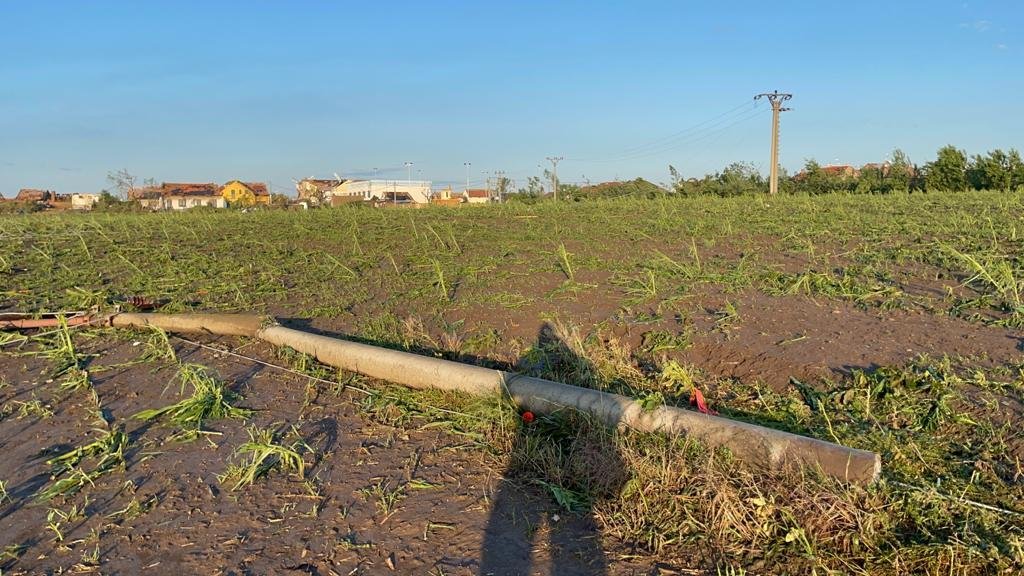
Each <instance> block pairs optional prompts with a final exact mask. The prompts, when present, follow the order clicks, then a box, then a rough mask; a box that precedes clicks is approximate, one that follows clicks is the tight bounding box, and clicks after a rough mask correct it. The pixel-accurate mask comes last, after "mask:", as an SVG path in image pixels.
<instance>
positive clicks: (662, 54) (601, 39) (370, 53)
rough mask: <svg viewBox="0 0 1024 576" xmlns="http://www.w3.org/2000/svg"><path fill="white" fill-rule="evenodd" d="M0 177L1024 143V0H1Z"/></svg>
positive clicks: (355, 170) (440, 170) (521, 165)
mask: <svg viewBox="0 0 1024 576" xmlns="http://www.w3.org/2000/svg"><path fill="white" fill-rule="evenodd" d="M0 14H2V17H0V85H2V87H3V89H2V90H0V193H3V194H4V195H5V196H8V197H9V196H11V195H12V194H13V193H15V192H16V191H17V190H18V189H19V188H22V187H40V188H49V189H56V190H58V191H62V192H73V191H93V190H97V189H100V188H103V187H105V186H106V185H107V184H106V181H105V176H106V174H107V172H108V171H112V170H116V169H119V168H127V169H128V170H129V171H131V172H132V173H134V174H136V175H138V176H139V177H140V178H144V177H151V178H155V179H156V180H158V181H161V180H166V181H215V182H225V181H227V180H230V179H234V178H240V179H243V180H261V181H270V182H271V183H272V186H273V188H274V189H275V190H277V191H280V192H287V193H291V192H293V190H294V184H293V183H292V179H293V178H301V177H303V176H310V175H316V176H321V177H330V176H331V175H332V174H333V173H335V172H337V173H339V174H341V175H342V176H343V177H345V176H350V177H365V176H368V175H370V174H371V173H372V170H373V168H377V169H378V174H379V175H380V176H381V177H398V178H404V177H405V175H406V170H405V168H403V167H402V166H403V162H405V161H411V162H414V166H413V177H414V178H416V177H422V178H424V179H432V180H435V181H436V182H446V181H454V182H456V183H458V184H459V185H460V186H461V185H462V184H463V183H464V181H465V167H464V165H463V163H464V162H471V163H472V167H471V174H470V179H471V180H472V181H473V182H474V183H477V182H479V181H481V180H482V178H483V177H484V176H486V175H488V174H493V172H494V171H496V170H504V171H505V172H506V173H507V174H509V175H511V176H512V177H514V178H516V179H517V182H518V183H520V184H522V183H524V182H525V180H526V178H527V177H528V176H531V175H538V174H540V172H541V169H540V168H538V165H539V164H544V163H545V161H544V158H545V157H547V156H554V155H558V156H564V157H565V158H566V160H564V161H563V162H562V163H561V164H560V166H559V173H560V175H561V176H562V177H563V180H567V181H582V180H584V179H587V180H591V181H601V180H608V179H613V178H616V177H617V178H633V177H636V176H642V177H645V178H648V179H650V180H653V181H655V182H664V181H667V180H668V169H667V167H668V165H669V164H673V165H675V166H676V167H677V168H678V169H679V170H680V171H681V172H682V173H683V174H684V175H686V176H693V175H702V174H704V173H705V172H708V171H714V170H716V169H718V168H720V167H722V166H724V165H726V164H728V163H730V162H733V161H748V162H753V163H754V164H755V165H756V166H758V167H759V168H760V169H761V170H762V171H767V168H768V144H769V139H770V113H769V112H768V109H767V106H766V105H764V104H761V105H760V106H758V107H755V104H754V102H753V100H752V97H753V96H754V94H757V93H759V92H764V91H771V90H775V89H778V90H780V91H787V92H792V93H793V94H794V97H793V100H792V101H791V102H790V103H789V104H790V105H791V107H792V108H793V110H792V111H790V112H786V113H785V114H783V120H782V145H781V162H782V165H783V166H784V167H785V168H786V169H788V170H790V171H795V170H797V169H799V167H800V166H801V165H802V164H803V162H804V161H805V159H807V158H811V157H813V158H816V159H817V160H818V161H819V162H821V163H823V164H824V163H832V162H836V161H838V162H839V163H853V164H859V163H863V162H869V161H878V160H882V159H884V157H885V155H886V154H887V153H888V152H890V151H891V150H892V149H893V148H894V147H900V148H903V149H904V150H905V151H906V152H908V153H909V154H910V156H911V159H912V160H914V161H916V162H920V163H923V162H924V161H927V160H929V159H931V158H932V157H933V156H934V153H935V150H936V149H937V148H938V147H939V146H942V145H944V144H947V143H953V144H956V145H957V146H959V147H961V148H964V149H966V150H967V151H968V152H969V153H976V152H984V151H986V150H988V149H992V148H997V147H1001V148H1004V149H1005V148H1011V147H1015V148H1018V149H1021V148H1024V110H1022V107H1024V106H1022V105H1024V34H1022V31H1021V28H1022V25H1024V5H1022V4H1021V3H1020V2H1018V1H1002V2H973V1H972V2H941V1H929V2H909V1H907V2H894V1H890V2H870V1H869V2H829V1H818V2H805V3H798V2H786V3H770V2H763V1H762V2H715V3H711V2H699V3H698V2H682V1H674V2H671V1H670V2H645V1H633V2H595V1H589V2H588V1H581V2H528V1H516V2H512V1H506V2H487V1H476V2H469V1H466V2H455V1H447V2H446V1H438V2H398V1H391V2H311V1H306V2H300V1H295V2H270V1H266V2H262V1H248V2H228V1H223V2H198V1H187V0H179V1H175V2H156V1H146V2H137V1H136V2H78V1H76V2H47V1H39V2H25V1H24V0H0Z"/></svg>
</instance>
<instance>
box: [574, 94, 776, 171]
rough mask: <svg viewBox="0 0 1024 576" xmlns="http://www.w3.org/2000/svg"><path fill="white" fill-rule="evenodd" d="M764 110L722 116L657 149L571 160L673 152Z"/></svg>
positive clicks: (619, 159) (610, 160) (608, 160)
mask: <svg viewBox="0 0 1024 576" xmlns="http://www.w3.org/2000/svg"><path fill="white" fill-rule="evenodd" d="M747 106H748V107H749V106H750V105H749V104H748V105H747ZM763 110H764V108H760V107H758V106H756V105H755V106H754V107H752V108H748V109H747V110H745V111H744V112H741V113H740V114H736V115H733V116H732V117H724V118H721V119H719V120H717V121H716V122H713V123H712V124H710V125H707V126H704V127H703V128H701V129H700V130H697V131H695V132H692V133H691V134H689V135H687V136H686V137H685V138H682V139H677V140H675V141H673V142H671V143H667V144H664V145H662V146H659V147H658V148H655V149H651V150H645V151H641V152H635V153H632V154H624V155H621V156H618V157H614V158H606V159H602V160H585V159H576V158H570V160H574V161H581V162H591V163H597V164H607V163H613V162H624V161H627V160H638V159H641V158H649V157H651V156H657V155H659V154H664V153H665V152H671V151H673V150H678V149H680V148H685V147H687V146H691V145H693V144H695V143H697V142H700V141H702V140H704V139H707V138H709V137H711V136H714V135H716V134H719V133H721V132H723V131H725V130H728V129H729V128H732V127H733V126H736V125H737V124H741V123H743V122H746V121H748V120H750V119H752V118H755V117H757V116H759V115H760V114H761V113H762V112H763Z"/></svg>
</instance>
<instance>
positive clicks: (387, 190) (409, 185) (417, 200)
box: [329, 180, 433, 204]
mask: <svg viewBox="0 0 1024 576" xmlns="http://www.w3.org/2000/svg"><path fill="white" fill-rule="evenodd" d="M430 186H431V182H430V181H428V180H347V181H345V182H342V183H341V184H338V185H337V186H335V187H334V188H332V189H331V190H330V193H329V196H331V197H332V198H336V197H339V196H340V197H347V198H358V199H362V200H366V201H377V202H384V203H391V204H429V203H430V198H431V197H432V196H433V193H432V192H431V189H430Z"/></svg>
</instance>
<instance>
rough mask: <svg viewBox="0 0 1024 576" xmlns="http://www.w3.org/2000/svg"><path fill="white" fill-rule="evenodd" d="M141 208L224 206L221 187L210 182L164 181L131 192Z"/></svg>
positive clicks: (163, 208) (170, 208)
mask: <svg viewBox="0 0 1024 576" xmlns="http://www.w3.org/2000/svg"><path fill="white" fill-rule="evenodd" d="M132 196H133V197H134V198H135V199H136V200H138V201H139V204H140V205H141V206H142V207H143V208H148V209H150V210H185V209H186V208H195V207H198V206H212V207H214V208H226V207H227V205H228V203H227V201H226V200H225V199H224V196H223V195H221V187H220V186H217V185H216V184H214V183H212V182H210V183H207V184H196V183H190V182H164V183H162V184H160V186H150V187H147V188H140V189H138V190H136V191H134V193H133V194H132Z"/></svg>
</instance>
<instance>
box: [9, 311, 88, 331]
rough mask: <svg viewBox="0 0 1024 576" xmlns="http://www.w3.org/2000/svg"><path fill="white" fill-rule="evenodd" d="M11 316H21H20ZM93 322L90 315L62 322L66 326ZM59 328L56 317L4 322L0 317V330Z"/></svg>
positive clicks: (78, 316)
mask: <svg viewBox="0 0 1024 576" xmlns="http://www.w3.org/2000/svg"><path fill="white" fill-rule="evenodd" d="M11 316H21V315H20V314H17V315H11ZM93 320H94V317H93V315H92V314H80V315H77V316H70V317H68V318H66V319H65V320H64V322H65V323H66V324H67V325H68V326H79V325H82V324H89V323H91V322H92V321H93ZM55 326H60V319H59V318H57V317H56V316H54V317H52V318H24V317H22V318H18V317H15V318H11V319H9V320H4V319H3V316H2V315H0V329H3V328H14V329H17V330H27V329H30V328H53V327H55Z"/></svg>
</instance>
